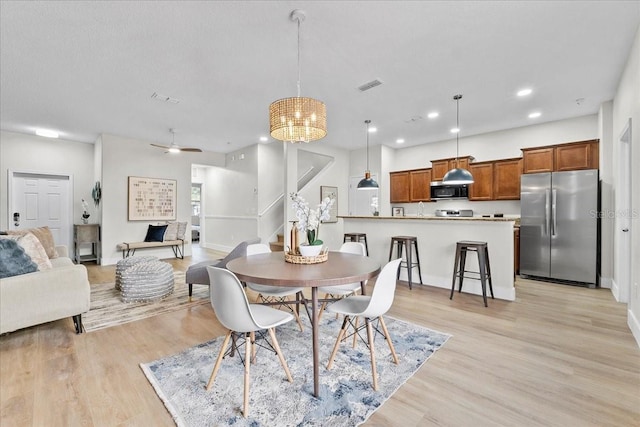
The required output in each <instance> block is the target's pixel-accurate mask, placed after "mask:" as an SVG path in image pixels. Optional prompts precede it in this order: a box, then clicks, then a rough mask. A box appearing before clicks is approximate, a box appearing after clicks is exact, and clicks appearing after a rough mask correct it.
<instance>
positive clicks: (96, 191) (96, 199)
mask: <svg viewBox="0 0 640 427" xmlns="http://www.w3.org/2000/svg"><path fill="white" fill-rule="evenodd" d="M91 198H93V203H94V204H95V205H96V207H98V205H99V204H100V199H101V198H102V189H101V188H100V181H96V184H95V185H94V186H93V190H91Z"/></svg>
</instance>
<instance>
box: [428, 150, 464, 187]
mask: <svg viewBox="0 0 640 427" xmlns="http://www.w3.org/2000/svg"><path fill="white" fill-rule="evenodd" d="M472 161H473V157H472V156H464V157H458V159H457V162H456V158H455V157H451V158H449V159H440V160H431V180H432V181H442V178H444V176H445V175H446V173H447V172H449V171H450V170H451V169H454V168H463V169H469V163H471V162H472Z"/></svg>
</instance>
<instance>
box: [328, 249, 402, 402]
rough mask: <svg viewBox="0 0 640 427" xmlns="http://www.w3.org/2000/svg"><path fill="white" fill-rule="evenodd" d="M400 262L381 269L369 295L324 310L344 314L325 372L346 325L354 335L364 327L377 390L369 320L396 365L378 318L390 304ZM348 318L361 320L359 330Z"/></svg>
mask: <svg viewBox="0 0 640 427" xmlns="http://www.w3.org/2000/svg"><path fill="white" fill-rule="evenodd" d="M400 261H401V259H396V260H393V261H389V263H387V264H386V265H385V266H384V267H383V268H382V271H381V272H380V274H379V275H378V278H377V279H376V285H375V287H374V288H373V292H372V293H371V296H369V295H354V296H349V297H346V298H343V299H341V300H340V301H338V302H335V303H333V304H331V305H330V306H329V307H327V308H326V310H327V311H329V312H332V313H338V314H343V315H344V321H343V322H342V328H341V329H340V333H339V334H338V339H337V340H336V344H335V345H334V347H333V351H332V352H331V357H330V358H329V363H328V364H327V369H331V366H332V365H333V360H334V358H335V356H336V353H337V352H338V347H339V346H340V343H341V342H342V341H343V339H346V337H345V336H344V335H345V332H346V330H347V326H348V325H349V324H351V325H352V326H353V327H354V329H355V332H354V334H357V333H358V332H360V330H362V329H363V328H366V329H367V342H368V346H369V352H370V353H371V373H372V375H373V389H374V390H378V375H377V372H376V357H375V352H374V346H373V342H374V336H373V332H374V331H373V329H374V328H373V326H372V325H371V322H372V321H374V320H376V319H378V323H379V324H380V326H381V327H382V332H380V330H378V329H377V328H375V330H376V331H377V332H379V333H381V334H382V335H383V336H384V338H385V339H386V340H387V344H389V349H390V350H391V355H392V356H393V362H394V363H395V364H396V365H397V364H398V356H397V355H396V350H395V349H394V348H393V343H392V342H391V337H390V336H389V331H388V330H387V326H386V325H385V323H384V319H383V318H382V315H383V314H385V313H386V312H387V311H388V310H389V309H390V308H391V304H393V297H394V295H395V291H396V274H397V273H398V268H399V267H400ZM352 317H355V318H357V317H364V323H365V324H364V325H362V326H360V327H358V326H357V325H354V324H352V323H351V318H352Z"/></svg>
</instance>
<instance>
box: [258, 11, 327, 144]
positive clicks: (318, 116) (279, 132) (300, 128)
mask: <svg viewBox="0 0 640 427" xmlns="http://www.w3.org/2000/svg"><path fill="white" fill-rule="evenodd" d="M305 17H306V15H305V13H304V12H303V11H301V10H298V9H296V10H294V11H292V12H291V15H289V18H290V19H291V20H292V21H294V22H295V21H297V22H298V96H296V97H294V98H283V99H279V100H277V101H274V102H272V103H271V105H270V106H269V132H270V133H271V136H272V137H273V138H275V139H277V140H280V141H285V142H311V141H316V140H318V139H322V138H324V137H325V135H326V134H327V110H326V107H325V105H324V103H323V102H322V101H318V100H317V99H313V98H305V97H301V96H300V23H301V22H302V21H304V19H305Z"/></svg>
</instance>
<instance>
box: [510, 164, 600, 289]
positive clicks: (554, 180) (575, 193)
mask: <svg viewBox="0 0 640 427" xmlns="http://www.w3.org/2000/svg"><path fill="white" fill-rule="evenodd" d="M520 190H521V191H520V203H521V212H520V214H521V218H520V274H521V275H526V276H537V277H542V278H548V279H557V280H559V281H568V282H578V283H582V284H586V285H594V286H595V285H596V284H597V282H598V277H597V276H598V264H599V260H598V253H599V251H598V244H599V241H598V171H597V170H595V169H594V170H581V171H569V172H550V173H535V174H524V175H522V180H521V186H520Z"/></svg>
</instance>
